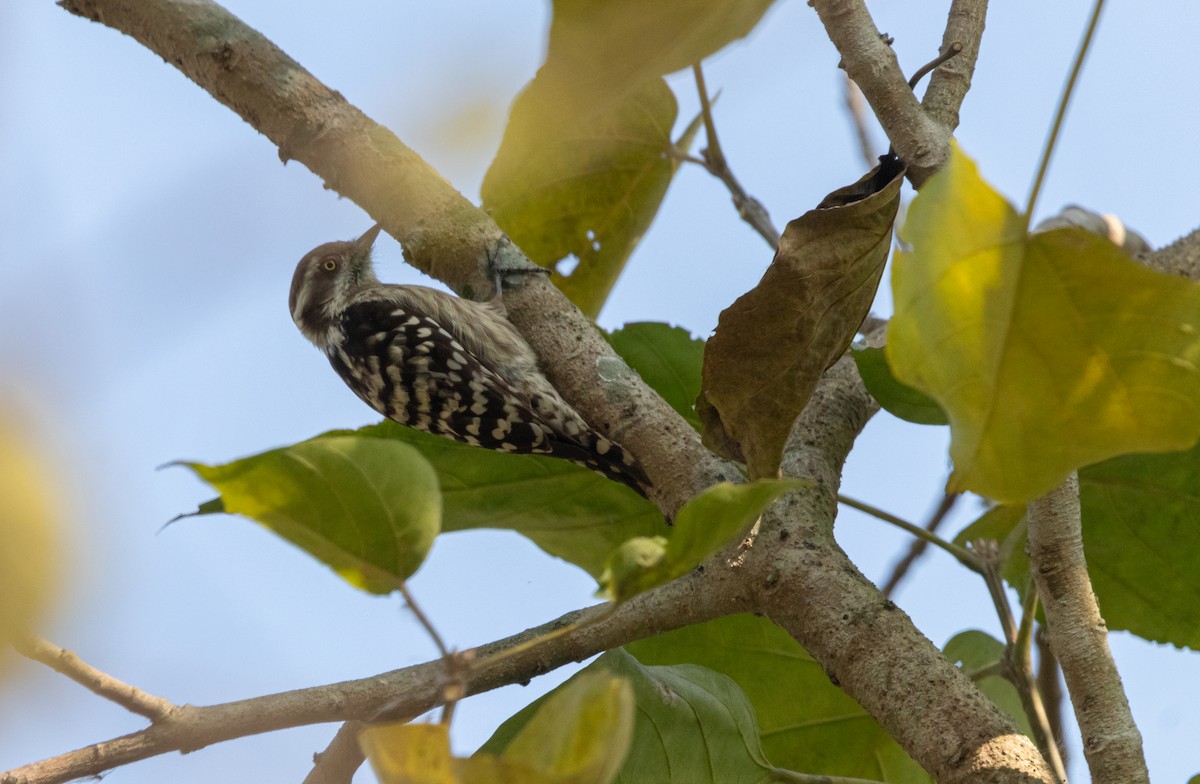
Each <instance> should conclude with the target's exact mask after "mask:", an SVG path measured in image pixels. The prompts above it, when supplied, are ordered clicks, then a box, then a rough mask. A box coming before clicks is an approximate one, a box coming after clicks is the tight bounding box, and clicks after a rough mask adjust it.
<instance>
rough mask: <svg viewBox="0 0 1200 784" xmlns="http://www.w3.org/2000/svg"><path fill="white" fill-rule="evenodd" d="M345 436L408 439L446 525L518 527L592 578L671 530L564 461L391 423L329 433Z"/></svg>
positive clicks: (615, 487)
mask: <svg viewBox="0 0 1200 784" xmlns="http://www.w3.org/2000/svg"><path fill="white" fill-rule="evenodd" d="M347 433H354V434H357V435H359V436H364V437H369V438H380V439H390V440H393V441H398V442H401V443H405V444H410V445H412V446H413V447H416V448H417V449H418V450H419V451H420V452H421V454H422V455H424V457H425V459H426V460H428V461H429V463H430V464H431V465H432V466H433V468H434V471H436V472H437V478H438V482H439V484H440V485H441V488H442V506H443V511H442V530H444V531H464V530H469V529H472V528H499V529H503V530H510V531H516V532H517V533H519V534H522V535H523V536H525V537H527V538H529V539H530V540H531V541H533V543H534V544H536V545H537V546H538V547H540V548H542V549H543V550H545V551H546V552H548V553H550V554H551V555H554V556H557V557H559V558H562V559H563V560H565V561H569V562H570V563H573V564H575V565H576V566H578V567H580V568H582V569H583V570H584V571H586V572H587V573H588V574H590V575H591V576H592V577H599V576H600V573H601V571H602V570H603V568H604V561H605V559H606V558H607V557H608V554H609V553H611V552H612V551H613V549H614V548H616V547H617V546H618V545H619V544H621V542H624V541H626V540H627V539H631V538H633V537H635V536H653V535H654V534H661V533H664V532H665V531H667V530H668V528H667V525H666V523H665V522H664V521H663V517H662V513H661V512H659V511H658V508H657V507H655V506H654V504H652V503H650V502H649V501H647V500H646V499H645V498H642V497H641V496H640V495H638V494H637V493H635V492H633V491H632V490H630V489H629V488H627V487H625V486H624V485H621V484H617V483H616V482H613V481H611V480H609V479H605V478H604V477H602V476H600V475H598V474H596V473H594V472H592V471H589V470H587V469H586V468H581V467H579V466H577V465H575V464H574V463H569V462H567V461H566V460H558V459H555V458H552V457H541V456H538V455H510V454H505V453H503V452H492V451H489V450H487V449H480V448H479V447H473V446H469V445H467V444H462V443H459V442H457V441H451V440H450V439H448V438H442V437H441V436H435V435H430V434H429V433H422V432H420V431H417V430H413V429H412V428H410V427H404V426H403V425H399V424H396V423H395V422H391V421H389V420H384V421H383V422H380V423H379V424H377V425H370V426H367V427H364V428H361V429H359V430H357V431H334V432H333V433H330V434H328V435H329V436H338V435H344V434H347Z"/></svg>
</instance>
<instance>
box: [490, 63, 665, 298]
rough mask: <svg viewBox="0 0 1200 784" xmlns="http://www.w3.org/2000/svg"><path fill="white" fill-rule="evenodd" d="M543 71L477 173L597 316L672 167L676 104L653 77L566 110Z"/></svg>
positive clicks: (541, 259)
mask: <svg viewBox="0 0 1200 784" xmlns="http://www.w3.org/2000/svg"><path fill="white" fill-rule="evenodd" d="M556 89H557V88H555V86H554V85H553V84H551V83H550V82H548V81H547V77H546V75H545V74H544V73H543V74H539V75H538V76H537V77H536V78H535V79H534V80H533V81H532V82H530V83H529V85H527V86H526V88H525V89H524V90H523V91H522V92H521V94H520V95H518V96H517V99H516V101H514V103H513V108H512V112H511V114H510V116H509V121H508V127H507V128H506V129H505V131H504V140H503V142H502V143H501V145H500V151H499V152H498V153H497V154H496V159H495V160H494V161H493V162H492V166H491V168H490V169H489V170H488V173H487V176H486V177H485V178H484V181H483V188H482V197H483V206H484V207H485V208H486V209H487V210H488V211H489V212H491V213H492V217H493V218H494V219H495V220H496V223H498V224H499V225H500V227H501V228H502V229H504V231H505V232H506V233H507V234H508V235H509V236H510V237H511V238H512V239H513V241H514V242H515V243H516V244H517V245H519V246H520V247H521V249H522V250H524V251H525V253H526V254H528V255H529V258H531V259H532V260H533V261H535V262H537V263H538V264H541V265H542V266H545V267H550V268H551V269H555V268H556V265H557V264H558V262H560V261H561V260H563V259H565V258H566V257H568V256H574V257H575V258H576V259H578V261H579V263H578V265H577V266H576V267H575V269H574V270H573V271H571V272H570V274H568V275H562V274H558V272H557V271H556V272H555V274H554V275H553V277H552V280H553V281H554V283H555V284H556V285H557V286H558V287H559V288H561V289H562V290H563V293H565V294H566V295H567V296H568V297H569V298H570V299H571V301H572V302H574V303H575V304H576V305H578V306H579V308H580V310H582V311H583V312H584V313H586V314H587V315H589V316H591V317H595V316H596V315H597V314H598V313H599V312H600V308H601V307H602V306H603V305H604V301H605V300H606V299H607V298H608V294H609V292H610V291H611V290H612V287H613V285H614V284H615V283H616V281H617V278H618V276H620V274H621V270H623V269H624V268H625V262H626V261H628V260H629V256H630V254H631V253H632V252H633V249H634V248H635V247H636V246H637V243H638V241H639V240H641V238H642V234H643V233H644V232H645V231H646V229H647V228H649V226H650V222H651V221H652V220H653V219H654V216H655V215H656V214H657V213H658V207H659V204H660V203H661V202H662V198H663V196H664V195H665V194H666V192H667V186H668V185H669V184H670V182H671V178H672V176H673V175H674V173H675V170H676V168H677V163H676V161H675V160H674V159H673V158H671V157H670V156H669V155H668V154H667V153H668V150H669V149H670V147H671V128H672V126H673V125H674V123H675V117H676V114H677V113H678V106H677V105H676V103H675V96H674V94H673V93H672V92H671V89H670V88H669V87H667V84H666V82H664V81H663V80H662V79H658V78H655V79H650V80H648V81H646V82H644V83H643V84H641V85H640V86H639V87H638V89H636V90H633V91H631V92H630V93H629V94H628V95H625V96H624V97H622V98H621V100H619V101H616V102H614V103H612V104H610V105H608V106H606V107H604V108H602V109H601V110H599V111H597V110H595V109H594V108H592V107H587V108H586V109H581V110H580V111H569V110H567V109H566V108H565V107H564V105H563V103H562V102H561V101H559V100H556Z"/></svg>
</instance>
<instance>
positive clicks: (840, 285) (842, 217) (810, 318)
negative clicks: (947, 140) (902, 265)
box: [696, 159, 904, 479]
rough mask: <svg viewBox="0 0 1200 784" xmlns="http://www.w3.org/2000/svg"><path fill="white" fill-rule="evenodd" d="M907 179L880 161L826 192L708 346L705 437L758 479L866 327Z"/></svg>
mask: <svg viewBox="0 0 1200 784" xmlns="http://www.w3.org/2000/svg"><path fill="white" fill-rule="evenodd" d="M903 181H904V166H903V165H902V164H900V163H899V162H897V161H895V159H881V164H880V166H878V167H876V168H875V169H874V170H873V171H872V172H871V173H870V174H868V175H866V176H865V177H863V178H862V179H860V180H859V181H858V182H856V183H854V184H853V185H850V186H848V187H846V188H842V189H840V190H837V191H834V192H833V193H831V194H829V195H828V196H826V197H825V199H824V200H823V201H822V202H821V204H820V205H818V207H817V209H815V210H811V211H809V212H807V213H805V214H804V215H802V216H800V217H799V218H797V219H796V220H794V221H792V222H791V223H789V224H788V225H787V229H786V230H785V231H784V232H783V237H782V238H781V239H780V241H779V251H778V252H777V253H776V254H775V259H774V260H773V261H772V262H771V266H770V267H769V268H767V271H766V273H765V274H764V275H763V277H762V280H761V281H759V283H758V285H757V286H755V287H754V288H753V289H751V290H750V291H748V292H746V293H745V294H743V295H742V296H740V297H738V299H737V300H736V301H735V302H734V303H733V304H732V305H730V306H729V307H728V308H726V309H725V310H724V311H722V313H721V317H720V320H719V322H718V324H717V329H716V332H714V333H713V336H712V337H711V338H709V340H708V344H707V345H706V346H705V348H704V370H703V382H702V391H701V393H700V396H701V398H702V400H700V401H697V406H696V407H697V410H698V411H699V412H700V414H701V421H702V422H704V424H705V430H704V436H705V444H706V445H708V446H709V447H710V448H714V449H722V450H723V451H725V452H726V454H727V455H728V456H729V457H732V458H735V459H741V458H743V457H744V459H745V462H746V467H747V468H748V469H749V473H750V477H751V478H752V479H757V478H760V477H771V476H775V475H776V473H777V472H778V469H779V461H780V459H781V458H782V455H783V445H784V443H785V442H786V440H787V437H788V435H789V434H790V433H791V429H792V424H793V423H794V422H795V421H796V417H797V416H798V415H799V414H800V412H801V411H802V410H803V409H804V406H805V405H806V404H807V403H808V399H809V397H811V396H812V392H813V389H814V388H816V385H817V381H818V380H820V378H821V374H822V373H824V372H825V370H826V369H827V368H828V367H829V366H830V365H832V364H833V363H834V362H836V361H837V360H838V358H840V357H841V356H842V354H843V353H845V351H846V348H847V346H849V345H850V341H851V340H852V339H853V338H854V333H855V332H856V331H857V330H858V328H859V326H861V325H862V321H863V319H864V318H865V317H866V315H867V312H868V310H869V309H870V307H871V302H872V301H874V299H875V291H876V289H877V287H878V286H879V278H880V276H881V275H882V274H883V265H884V262H885V261H886V260H887V255H888V249H889V248H890V246H891V238H892V222H893V221H894V220H895V217H896V209H897V207H898V206H899V204H900V185H901V184H902V183H903ZM713 414H716V416H715V417H714V416H712V415H713ZM731 443H732V444H736V448H735V449H730V448H729V447H730V445H731Z"/></svg>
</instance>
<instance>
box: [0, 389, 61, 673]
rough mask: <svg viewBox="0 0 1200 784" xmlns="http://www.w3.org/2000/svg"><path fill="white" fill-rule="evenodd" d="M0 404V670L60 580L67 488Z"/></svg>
mask: <svg viewBox="0 0 1200 784" xmlns="http://www.w3.org/2000/svg"><path fill="white" fill-rule="evenodd" d="M3 402H4V401H2V400H0V670H2V669H3V665H4V662H5V659H6V655H7V650H5V649H6V648H7V647H8V643H10V642H12V641H13V640H14V639H15V638H17V637H20V636H21V635H23V634H25V633H27V632H28V631H29V630H30V629H31V628H32V627H34V626H36V625H37V624H38V623H40V622H41V621H42V620H43V617H42V616H43V614H44V613H45V612H46V610H47V609H48V606H49V605H50V603H51V600H52V598H53V596H54V594H55V593H56V588H57V583H58V581H59V572H60V564H59V555H60V553H59V539H60V526H61V524H62V511H61V509H60V508H59V503H58V502H57V499H58V498H59V497H61V496H63V495H64V494H65V491H66V490H67V488H66V487H65V486H61V487H60V486H59V484H58V483H57V482H56V481H55V473H54V471H53V470H51V467H50V466H49V465H48V464H47V463H46V462H45V460H44V458H43V457H42V456H41V455H40V454H38V449H37V448H36V443H35V441H34V440H33V439H32V438H31V437H30V436H31V433H29V432H27V431H26V430H25V429H24V428H22V427H21V426H20V419H19V416H20V415H19V414H18V413H17V412H15V411H11V410H9V409H7V408H4V407H3V406H2V403H3Z"/></svg>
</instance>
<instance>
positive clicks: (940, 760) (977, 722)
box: [746, 357, 1053, 784]
mask: <svg viewBox="0 0 1200 784" xmlns="http://www.w3.org/2000/svg"><path fill="white" fill-rule="evenodd" d="M877 411H878V404H877V403H876V402H875V401H874V400H873V399H872V398H871V396H870V394H869V393H868V392H867V390H866V388H865V387H864V386H863V384H862V380H861V379H860V378H859V376H858V371H857V369H856V368H855V365H854V361H853V360H852V359H851V358H850V357H843V358H842V359H841V360H840V361H839V362H838V363H837V364H836V365H834V366H833V368H831V369H830V370H829V371H828V372H827V373H826V374H825V377H824V378H823V379H822V380H821V382H820V384H819V385H818V386H817V389H816V391H815V392H814V394H813V397H812V400H811V401H810V402H809V404H808V406H807V407H806V408H805V409H804V412H803V413H802V414H801V415H800V419H799V420H798V421H797V423H796V426H795V428H794V429H793V431H792V438H791V440H790V442H789V446H788V450H787V453H786V455H785V458H784V464H783V472H784V474H786V475H788V476H800V477H808V478H810V479H812V480H814V486H813V487H812V488H810V489H806V490H801V491H798V492H796V493H792V494H789V495H788V496H786V497H785V498H784V499H783V500H782V501H781V502H780V503H779V504H776V505H775V506H774V507H773V508H772V510H771V512H770V513H768V515H767V516H766V517H764V519H763V526H762V530H761V532H760V534H759V537H758V541H759V542H761V543H762V545H761V546H760V547H757V548H755V550H754V551H753V557H752V558H750V559H748V560H747V562H746V567H747V570H748V572H750V573H753V574H757V575H758V576H759V580H760V582H761V584H762V585H763V586H764V590H763V593H762V597H761V606H762V608H763V611H764V612H765V613H766V614H767V616H768V617H770V618H771V620H773V621H774V622H776V623H778V624H779V625H780V626H782V627H783V628H785V629H787V630H788V631H789V632H790V633H791V634H792V636H794V637H795V638H796V640H797V641H799V642H800V644H801V645H803V646H804V647H805V648H806V649H807V650H808V652H809V653H811V654H812V656H813V657H814V658H815V659H816V660H817V661H819V662H820V663H821V666H822V667H824V669H825V672H826V673H828V675H829V677H830V679H831V680H832V681H833V682H834V683H837V684H838V685H840V686H841V687H842V688H843V689H845V690H846V691H847V692H848V693H850V694H851V695H853V696H854V697H855V699H857V700H858V701H859V702H860V703H861V704H862V706H863V707H864V708H866V710H867V711H868V712H870V713H871V715H872V716H874V717H875V718H876V719H878V720H879V722H880V723H881V724H882V725H883V726H884V727H886V728H887V729H888V731H889V732H891V733H892V735H893V737H895V738H896V740H897V741H898V742H899V743H900V745H901V746H903V747H904V749H905V750H906V751H907V752H908V753H909V754H910V755H912V757H913V758H914V759H916V760H917V761H918V762H919V763H920V764H921V765H922V766H923V767H924V768H925V769H926V770H927V771H929V772H930V773H931V774H932V775H933V777H934V778H935V779H936V780H937V781H939V782H943V783H944V784H949V782H963V783H964V784H966V782H1012V781H1020V782H1024V783H1025V784H1030V783H1031V782H1035V781H1038V782H1051V781H1053V777H1052V775H1051V773H1050V770H1049V768H1048V767H1047V766H1046V762H1045V760H1043V759H1042V756H1041V755H1040V754H1039V753H1038V750H1037V748H1036V747H1035V746H1034V744H1033V742H1032V741H1030V740H1029V738H1027V737H1025V736H1024V735H1022V734H1021V733H1020V732H1019V731H1018V730H1016V729H1015V727H1014V725H1013V724H1012V722H1011V721H1010V720H1009V719H1008V717H1006V716H1005V715H1004V714H1003V713H1001V712H1000V710H999V709H998V708H997V707H996V706H995V704H994V703H993V702H991V700H989V699H988V698H987V697H985V696H984V695H983V694H981V693H980V692H979V690H978V689H977V688H976V687H975V685H974V684H973V683H971V681H970V679H969V678H968V677H967V676H966V675H965V674H963V672H962V671H961V670H959V669H958V668H957V667H954V666H951V665H949V664H948V662H947V661H946V658H945V657H944V656H943V655H942V653H941V651H940V650H938V649H937V647H936V646H934V645H933V643H931V642H930V641H929V639H928V638H926V637H925V636H924V635H923V634H921V632H920V631H919V630H918V629H917V628H916V627H915V626H914V625H913V623H912V621H911V619H910V618H909V617H908V615H906V614H905V613H904V611H903V610H901V609H900V608H899V607H897V606H896V604H895V603H893V602H892V601H890V600H889V599H887V597H885V596H884V595H883V594H881V593H880V592H879V590H878V589H877V588H875V586H874V585H872V584H871V583H870V581H869V580H867V578H866V577H864V576H863V575H862V574H861V573H860V572H859V571H858V568H857V567H856V566H855V565H854V564H853V562H851V561H850V559H849V558H848V557H847V556H846V554H845V553H844V552H843V551H842V549H841V548H840V547H838V545H837V543H836V542H835V541H834V538H833V518H834V514H835V512H836V509H837V491H838V486H839V484H840V477H841V470H842V464H843V462H844V461H845V458H846V456H847V455H848V454H849V452H850V448H851V446H852V445H853V443H854V440H855V438H856V437H857V435H858V433H859V432H860V431H861V430H862V428H863V427H864V426H865V425H866V423H867V421H868V420H869V419H870V417H871V416H873V415H874V414H875V413H876V412H877ZM901 652H902V653H901ZM917 684H919V685H917ZM918 716H919V717H920V719H919V720H915V721H914V719H915V718H916V717H918Z"/></svg>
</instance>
